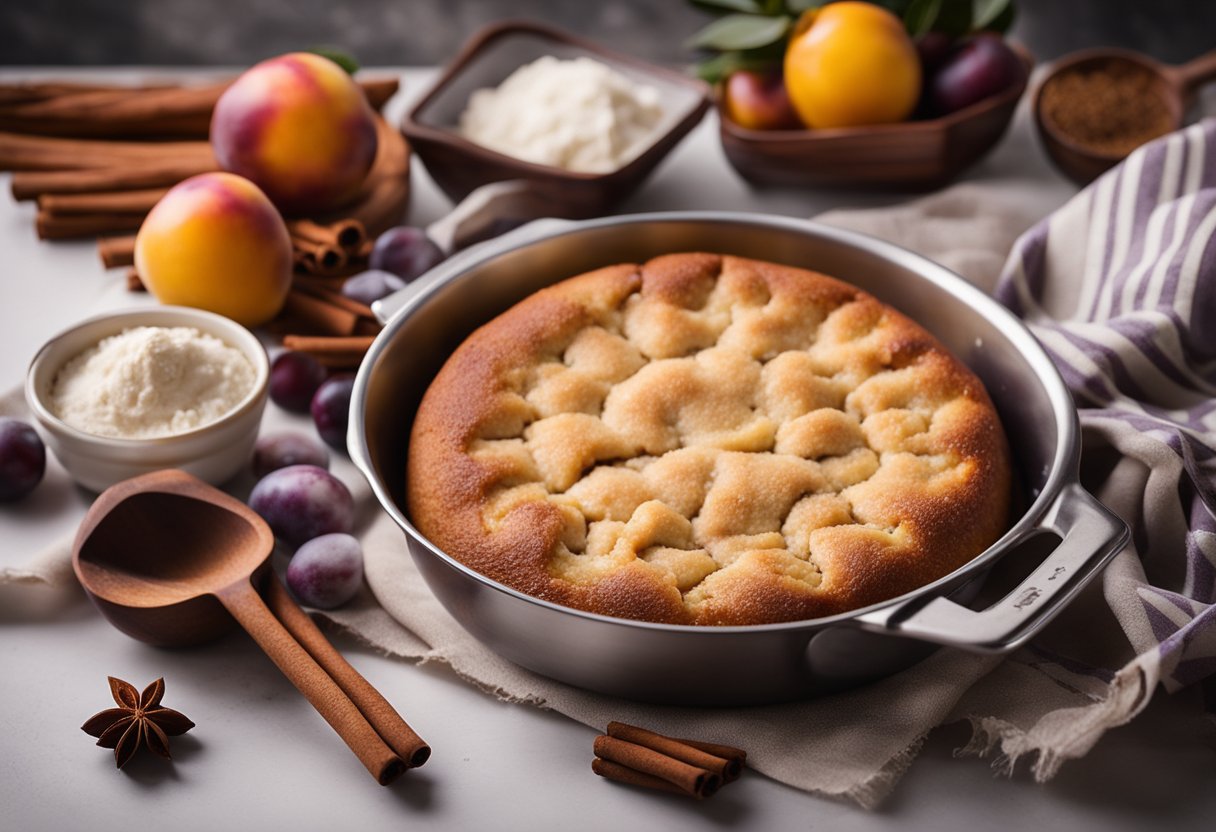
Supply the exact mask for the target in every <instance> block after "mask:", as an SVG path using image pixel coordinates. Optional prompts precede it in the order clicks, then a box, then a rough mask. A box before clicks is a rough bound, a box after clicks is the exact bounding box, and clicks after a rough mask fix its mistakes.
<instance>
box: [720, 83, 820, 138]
mask: <svg viewBox="0 0 1216 832" xmlns="http://www.w3.org/2000/svg"><path fill="white" fill-rule="evenodd" d="M722 107H723V109H724V110H725V111H726V115H727V117H728V118H729V119H730V120H731V121H733V122H734V123H735V124H738V125H739V126H740V127H746V128H747V129H749V130H789V129H796V128H799V127H802V122H801V121H799V120H798V114H797V113H795V112H794V105H793V104H791V103H790V97H789V95H788V93H786V90H785V80H784V79H783V78H782V77H781V74H780V73H761V72H752V71H751V70H746V69H741V70H737V71H735V72H732V73H731V74H730V77H729V78H727V79H726V84H725V85H724V86H723V88H722Z"/></svg>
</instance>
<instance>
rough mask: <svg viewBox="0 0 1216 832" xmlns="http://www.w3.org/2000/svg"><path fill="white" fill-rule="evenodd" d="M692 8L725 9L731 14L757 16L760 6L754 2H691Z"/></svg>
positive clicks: (705, 0) (709, 0)
mask: <svg viewBox="0 0 1216 832" xmlns="http://www.w3.org/2000/svg"><path fill="white" fill-rule="evenodd" d="M692 4H693V5H694V6H705V7H706V8H709V9H727V10H728V11H732V12H747V13H748V14H759V13H760V4H759V3H757V2H756V0H692Z"/></svg>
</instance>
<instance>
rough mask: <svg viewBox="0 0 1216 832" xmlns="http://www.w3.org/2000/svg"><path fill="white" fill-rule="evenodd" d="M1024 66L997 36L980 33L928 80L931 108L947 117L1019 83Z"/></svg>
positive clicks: (1022, 76) (936, 113) (934, 113)
mask: <svg viewBox="0 0 1216 832" xmlns="http://www.w3.org/2000/svg"><path fill="white" fill-rule="evenodd" d="M1025 71H1026V70H1025V67H1024V66H1023V65H1022V60H1021V58H1019V57H1018V56H1017V53H1016V52H1014V51H1013V50H1012V49H1011V48H1010V47H1009V44H1007V43H1005V41H1004V39H1003V38H1002V37H1001V36H1000V35H997V34H980V35H976V36H975V37H973V38H971V39H970V40H968V41H966V42H965V43H963V45H962V46H960V47H959V48H958V50H957V51H955V52H954V54H952V55H951V56H950V58H949V59H948V60H947V61H946V63H945V64H943V65H942V67H941V69H939V70H938V71H937V72H936V73H935V74H934V75H933V77H932V78H930V79H929V89H928V96H927V99H928V105H929V109H930V112H931V113H932V114H933V115H937V116H944V115H948V114H950V113H953V112H956V111H957V110H961V109H963V108H964V107H968V106H970V105H972V104H974V103H976V102H977V101H982V100H983V99H985V98H988V97H989V96H991V95H996V94H997V93H999V92H1002V91H1004V90H1007V89H1009V88H1010V87H1012V86H1013V85H1014V84H1018V83H1020V82H1021V81H1022V79H1023V78H1024V76H1025Z"/></svg>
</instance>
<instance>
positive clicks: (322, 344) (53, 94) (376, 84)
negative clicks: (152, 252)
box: [0, 78, 410, 368]
mask: <svg viewBox="0 0 1216 832" xmlns="http://www.w3.org/2000/svg"><path fill="white" fill-rule="evenodd" d="M229 83H230V82H229V81H224V82H217V83H210V84H205V85H202V86H193V87H186V86H178V85H170V84H157V85H148V86H139V87H124V86H113V85H101V84H77V83H38V84H9V85H0V170H9V171H14V174H13V177H12V193H13V196H14V198H15V199H17V200H28V201H35V202H36V203H37V206H38V212H37V216H36V229H37V232H38V235H39V237H41V238H42V239H47V240H59V239H72V238H82V237H100V238H101V239H100V240H99V253H100V255H101V259H102V262H103V264H104V265H105V266H106V268H116V267H130V266H132V265H133V263H134V249H135V237H134V234H133V233H132V232H134V231H136V230H138V228H139V226H140V225H141V224H142V222H143V219H144V217H145V216H146V215H147V214H148V212H149V211H151V210H152V207H153V206H154V205H156V203H157V202H158V201H159V200H160V198H161V197H162V196H163V195H164V194H165V192H166V191H168V189H169V188H171V187H172V186H173V185H175V184H177V183H178V182H181V181H182V180H184V179H187V178H189V177H191V176H194V175H196V174H200V173H206V172H209V171H213V170H217V169H218V166H217V163H216V161H215V157H214V155H213V154H212V152H211V146H210V144H209V143H208V141H207V134H208V129H209V124H210V120H211V111H212V109H213V108H214V106H215V103H216V101H217V100H218V99H219V96H220V95H221V94H222V93H223V91H224V90H225V89H226V88H227V86H228V84H229ZM359 83H360V86H361V87H362V88H363V90H364V93H365V94H366V95H367V98H368V101H369V103H370V104H371V105H372V107H373V109H375V110H376V111H377V112H378V111H380V110H381V109H382V107H383V106H384V104H385V103H386V102H387V101H388V100H389V98H391V97H392V96H393V94H394V93H396V91H397V89H398V81H397V79H395V78H382V79H370V80H361V81H360V82H359ZM376 128H377V136H378V139H379V145H378V151H377V155H376V160H375V162H374V164H373V167H372V170H371V173H369V175H368V178H367V181H366V182H365V183H364V186H363V189H362V190H361V192H360V193H359V195H358V197H357V198H356V199H355V201H354V202H353V203H351V204H350V205H349V206H347V207H346V208H344V209H342V210H340V211H337V212H335V213H333V214H330V215H327V216H318V217H310V218H307V219H304V218H300V219H293V220H292V221H290V222H289V223H288V228H289V231H290V232H291V237H292V246H293V249H294V257H295V271H296V275H297V281H296V284H295V285H294V286H293V289H292V292H291V296H290V298H289V299H288V302H287V305H286V307H285V309H284V312H283V314H282V315H281V316H280V318H279V319H278V320H276V321H275V323H274V325H273V328H274V330H275V331H276V332H279V333H281V334H284V335H290V336H292V337H293V338H294V339H296V341H297V342H298V344H299V346H300V348H301V349H304V350H305V351H308V352H310V353H312V354H314V355H315V356H316V357H317V358H318V359H319V360H321V361H322V363H325V364H327V365H328V366H332V367H336V368H349V367H353V366H357V365H358V362H359V360H360V359H361V358H362V355H363V352H365V351H366V346H364V344H365V343H366V342H370V337H369V336H370V335H372V334H374V333H375V332H376V331H378V329H379V326H378V324H377V323H376V321H375V318H374V317H373V316H372V314H371V310H369V309H368V308H367V307H366V306H363V305H362V304H357V303H355V302H353V301H350V300H348V299H347V298H345V297H343V296H342V295H341V291H340V290H341V285H342V281H343V279H344V278H346V277H348V276H350V275H352V274H355V273H357V272H359V271H362V270H363V269H365V268H366V267H367V258H368V255H369V253H370V250H371V240H372V239H374V237H375V236H376V235H378V234H379V233H380V232H382V231H384V230H385V229H387V228H390V227H392V226H393V225H396V224H398V223H399V222H401V220H402V218H403V216H404V214H405V211H406V207H407V205H408V200H409V160H410V150H409V146H408V144H407V143H406V141H405V139H404V137H403V136H402V135H401V134H400V133H399V132H398V131H396V130H393V129H392V128H390V127H389V126H388V124H387V123H386V122H385V121H384V120H383V119H382V118H380V117H379V116H378V117H377V119H376ZM127 286H128V288H130V289H132V290H140V289H142V288H143V283H142V281H141V280H140V278H139V275H137V274H136V273H135V272H134V270H133V269H132V270H130V271H129V272H128V275H127ZM300 339H303V340H300ZM329 339H336V340H329ZM360 347H362V349H360Z"/></svg>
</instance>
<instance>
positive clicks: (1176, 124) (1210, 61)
mask: <svg viewBox="0 0 1216 832" xmlns="http://www.w3.org/2000/svg"><path fill="white" fill-rule="evenodd" d="M1113 64H1124V65H1133V66H1136V67H1138V68H1140V69H1141V70H1143V71H1144V72H1145V73H1146V74H1147V75H1148V76H1149V77H1151V78H1152V79H1153V93H1152V94H1153V95H1155V96H1156V97H1157V98H1158V99H1159V100H1160V101H1161V102H1162V103H1163V104H1164V105H1165V108H1166V109H1167V110H1168V111H1169V114H1170V120H1171V122H1172V123H1173V128H1172V129H1174V130H1177V129H1179V128H1181V127H1182V125H1183V122H1184V120H1185V117H1186V114H1187V111H1188V110H1189V109H1190V107H1191V105H1192V104H1194V102H1195V96H1196V95H1197V94H1198V92H1199V89H1200V87H1202V86H1203V85H1204V84H1205V83H1207V82H1208V81H1210V80H1212V78H1213V77H1216V50H1213V51H1211V52H1208V53H1206V54H1204V55H1201V56H1199V57H1198V58H1195V59H1194V60H1192V61H1188V62H1187V63H1185V64H1182V65H1181V66H1170V65H1167V64H1163V63H1160V62H1159V61H1155V60H1153V59H1152V58H1150V57H1149V56H1147V55H1144V54H1142V53H1140V52H1134V51H1132V50H1130V49H1114V48H1101V49H1083V50H1081V51H1080V52H1073V53H1071V54H1068V55H1065V56H1064V57H1062V58H1060V59H1059V60H1057V61H1055V62H1054V63H1053V64H1051V65H1050V67H1048V70H1047V71H1046V72H1045V73H1044V74H1043V77H1042V80H1041V81H1040V82H1039V84H1038V86H1037V87H1036V88H1035V91H1034V93H1033V95H1034V101H1033V106H1034V119H1035V125H1036V126H1037V127H1038V131H1039V139H1040V140H1041V141H1042V142H1043V149H1044V150H1046V151H1047V156H1048V158H1050V159H1051V161H1052V162H1053V163H1054V164H1055V166H1056V167H1057V168H1058V169H1059V171H1060V172H1061V173H1063V174H1064V175H1065V176H1067V177H1068V178H1069V179H1072V180H1073V181H1074V182H1076V183H1077V184H1078V185H1081V186H1084V185H1088V184H1089V183H1090V182H1092V181H1093V180H1095V179H1097V178H1098V177H1099V176H1101V175H1102V174H1103V173H1105V172H1106V171H1108V170H1110V169H1111V168H1112V167H1114V166H1115V165H1117V164H1119V162H1122V161H1123V160H1124V159H1126V158H1127V156H1128V153H1130V151H1128V152H1127V153H1111V152H1109V151H1102V150H1096V149H1094V148H1092V147H1088V146H1086V145H1084V144H1081V143H1079V142H1077V141H1075V140H1073V139H1072V138H1071V137H1070V136H1069V135H1068V134H1067V133H1066V132H1064V131H1063V130H1061V129H1060V128H1059V127H1058V126H1057V125H1056V124H1055V122H1054V121H1052V119H1051V117H1050V116H1049V115H1047V114H1046V113H1045V112H1044V110H1043V90H1044V89H1046V88H1047V85H1048V84H1050V83H1051V81H1052V79H1054V78H1056V77H1058V76H1060V75H1063V74H1065V73H1068V72H1073V71H1077V70H1082V71H1084V70H1094V69H1100V68H1103V67H1107V66H1111V65H1113Z"/></svg>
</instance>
